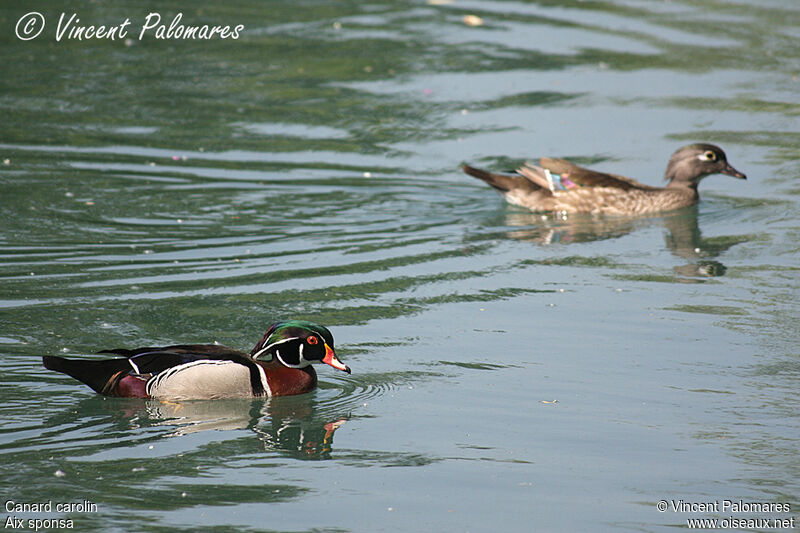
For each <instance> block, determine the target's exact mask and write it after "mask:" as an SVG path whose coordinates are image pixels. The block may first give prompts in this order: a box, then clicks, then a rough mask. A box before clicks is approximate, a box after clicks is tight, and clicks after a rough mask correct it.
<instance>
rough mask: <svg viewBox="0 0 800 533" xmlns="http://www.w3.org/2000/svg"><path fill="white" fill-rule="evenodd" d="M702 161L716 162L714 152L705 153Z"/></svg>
mask: <svg viewBox="0 0 800 533" xmlns="http://www.w3.org/2000/svg"><path fill="white" fill-rule="evenodd" d="M703 159H705V160H706V161H716V160H717V154H715V153H714V152H712V151H711V150H709V151H707V152H706V153H704V154H703Z"/></svg>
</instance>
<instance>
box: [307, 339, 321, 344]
mask: <svg viewBox="0 0 800 533" xmlns="http://www.w3.org/2000/svg"><path fill="white" fill-rule="evenodd" d="M317 343H319V339H318V338H316V337H309V338H308V344H317Z"/></svg>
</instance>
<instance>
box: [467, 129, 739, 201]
mask: <svg viewBox="0 0 800 533" xmlns="http://www.w3.org/2000/svg"><path fill="white" fill-rule="evenodd" d="M461 168H462V169H463V170H464V172H466V173H467V174H469V175H470V176H474V177H476V178H478V179H481V180H483V181H485V182H486V183H488V184H489V185H491V186H492V187H494V188H495V189H497V190H498V191H499V192H500V194H502V195H503V197H504V198H505V199H506V201H508V202H509V203H511V204H514V205H519V206H522V207H527V208H528V209H530V210H532V211H557V212H566V213H595V214H608V215H640V214H649V213H655V212H658V211H668V210H670V209H678V208H680V207H686V206H689V205H692V204H695V203H697V201H698V200H699V199H700V196H699V194H698V193H697V185H698V184H699V183H700V180H702V179H703V178H705V177H706V176H709V175H711V174H727V175H728V176H733V177H734V178H739V179H747V177H746V176H745V175H744V174H742V173H741V172H739V171H738V170H736V169H735V168H733V167H732V166H731V165H730V164H729V163H728V160H727V158H726V157H725V152H723V151H722V149H721V148H719V147H718V146H714V145H713V144H690V145H689V146H684V147H683V148H680V149H678V151H676V152H675V153H674V154H672V157H671V158H670V160H669V163H668V164H667V171H666V173H665V174H664V179H665V180H667V181H669V183H668V184H667V186H666V187H651V186H650V185H645V184H643V183H639V182H638V181H636V180H634V179H631V178H626V177H624V176H618V175H616V174H605V173H602V172H596V171H594V170H589V169H588V168H583V167H579V166H578V165H575V164H573V163H570V162H569V161H566V160H564V159H553V158H549V157H544V158H541V159H540V160H539V164H538V165H534V164H532V163H528V162H526V163H525V164H524V165H523V166H522V167H520V168H519V169H518V170H517V173H516V174H512V175H508V174H495V173H493V172H487V171H485V170H481V169H478V168H474V167H471V166H468V165H464V166H462V167H461Z"/></svg>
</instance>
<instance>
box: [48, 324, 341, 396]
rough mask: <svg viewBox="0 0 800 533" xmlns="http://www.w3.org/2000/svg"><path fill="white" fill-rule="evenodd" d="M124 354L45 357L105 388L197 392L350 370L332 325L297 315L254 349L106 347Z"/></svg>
mask: <svg viewBox="0 0 800 533" xmlns="http://www.w3.org/2000/svg"><path fill="white" fill-rule="evenodd" d="M100 353H113V354H117V355H121V356H123V357H121V358H115V359H104V360H79V359H66V358H63V357H57V356H52V355H46V356H44V357H43V358H42V361H43V362H44V366H45V368H48V369H50V370H55V371H57V372H63V373H64V374H67V375H69V376H72V377H73V378H75V379H77V380H79V381H82V382H83V383H85V384H87V385H89V386H90V387H91V388H92V389H94V390H95V391H97V392H99V393H100V394H103V395H105V396H122V397H127V398H156V399H162V400H193V399H212V398H236V397H257V396H289V395H292V394H303V393H305V392H309V391H311V390H313V389H314V387H316V386H317V373H316V372H315V371H314V369H313V368H312V367H311V363H316V362H318V361H321V362H323V363H325V364H328V365H330V366H332V367H333V368H336V369H338V370H342V371H344V372H347V373H348V374H349V373H350V368H349V367H348V366H347V365H345V364H344V363H342V362H341V361H340V360H339V359H338V358H337V357H336V353H335V352H334V351H333V336H332V335H331V332H330V331H328V329H327V328H325V327H323V326H319V325H317V324H313V323H311V322H305V321H301V320H292V321H288V322H277V323H275V324H272V325H271V326H270V327H269V329H268V330H267V332H266V333H265V334H264V336H263V337H262V339H261V340H260V341H259V342H258V344H256V345H255V347H254V348H253V349H252V351H251V352H250V354H249V355H248V354H246V353H244V352H240V351H238V350H234V349H233V348H228V347H226V346H219V345H215V344H186V345H177V346H166V347H163V348H152V347H148V348H135V349H133V350H127V349H116V350H104V351H102V352H100Z"/></svg>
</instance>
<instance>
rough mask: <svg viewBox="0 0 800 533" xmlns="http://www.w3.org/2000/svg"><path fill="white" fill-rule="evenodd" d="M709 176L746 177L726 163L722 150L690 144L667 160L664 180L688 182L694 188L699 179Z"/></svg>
mask: <svg viewBox="0 0 800 533" xmlns="http://www.w3.org/2000/svg"><path fill="white" fill-rule="evenodd" d="M711 174H727V175H728V176H733V177H734V178H739V179H747V176H745V175H744V174H742V173H741V172H739V171H738V170H736V169H735V168H733V167H732V166H731V165H730V163H728V159H727V158H726V157H725V152H723V151H722V148H720V147H719V146H714V145H713V144H690V145H689V146H684V147H683V148H679V149H678V150H677V151H676V152H675V153H674V154H672V157H671V158H670V159H669V163H668V164H667V171H666V172H665V173H664V179H665V180H668V181H670V182H682V183H687V182H688V183H689V184H690V185H691V186H694V187H696V186H697V184H698V183H699V182H700V180H701V179H703V178H705V177H706V176H709V175H711Z"/></svg>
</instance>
